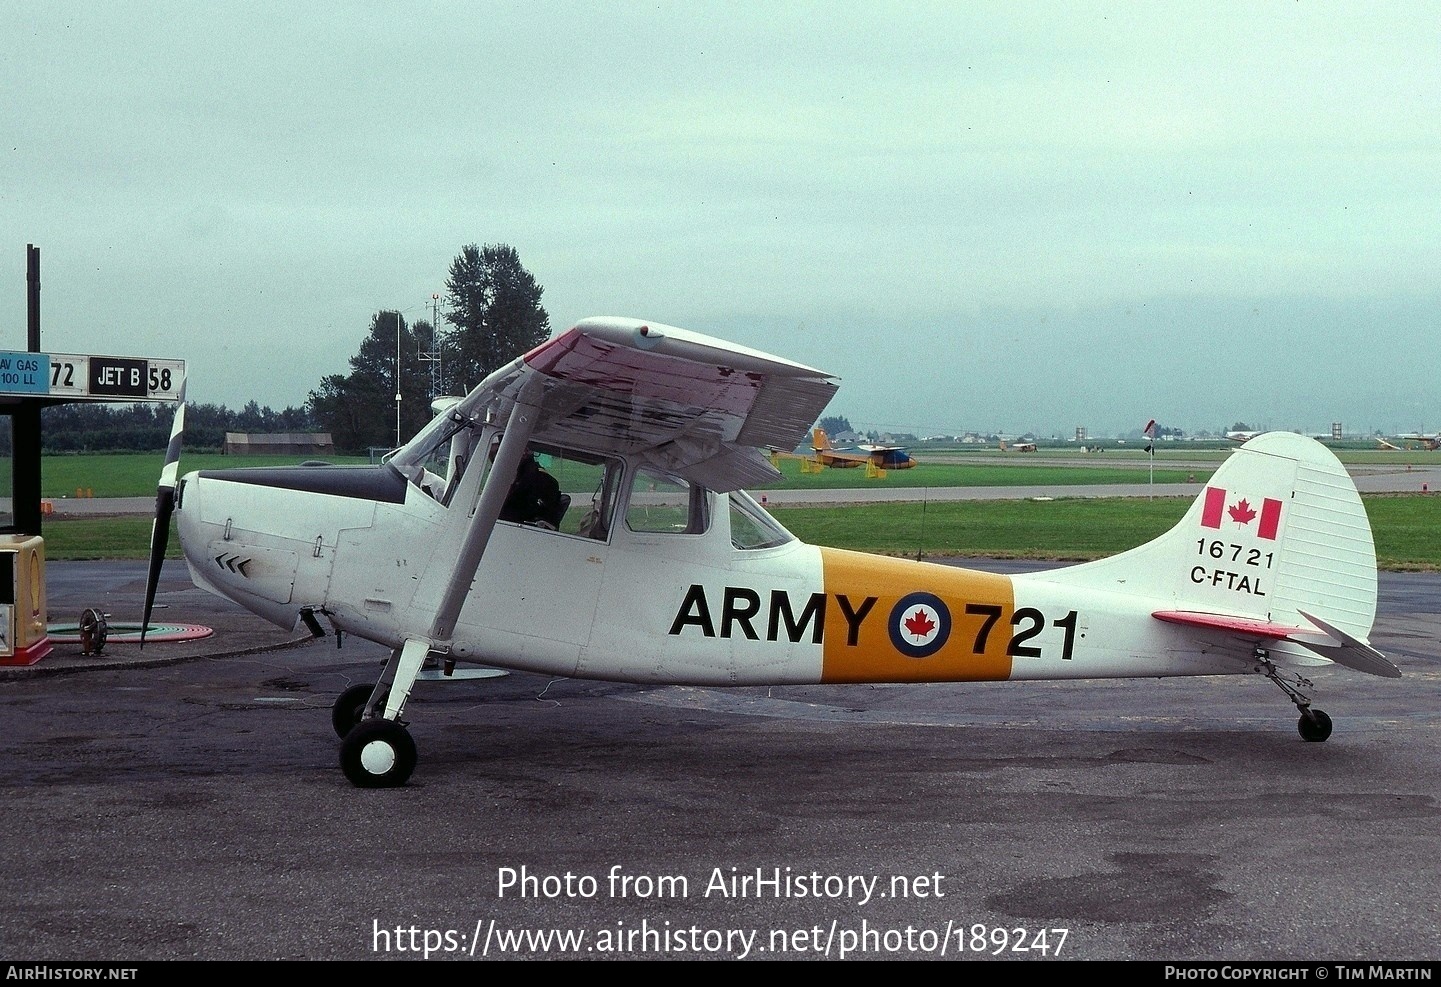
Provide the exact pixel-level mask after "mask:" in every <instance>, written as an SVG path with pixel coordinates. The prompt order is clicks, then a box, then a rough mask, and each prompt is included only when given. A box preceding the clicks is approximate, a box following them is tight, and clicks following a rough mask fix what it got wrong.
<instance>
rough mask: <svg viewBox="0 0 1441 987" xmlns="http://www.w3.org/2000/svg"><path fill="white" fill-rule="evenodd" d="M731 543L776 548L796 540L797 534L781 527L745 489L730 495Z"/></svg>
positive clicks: (747, 547) (749, 548)
mask: <svg viewBox="0 0 1441 987" xmlns="http://www.w3.org/2000/svg"><path fill="white" fill-rule="evenodd" d="M730 516H731V544H732V545H734V546H735V547H736V548H739V549H742V550H751V549H757V548H774V547H775V546H777V545H784V544H786V543H787V542H791V541H795V535H793V534H791V533H790V532H789V531H787V530H786V529H785V528H783V527H781V525H780V522H778V521H777V520H776V519H775V518H773V517H771V516H770V515H769V514H767V513H766V510H765V508H764V507H761V505H759V504H757V503H756V502H755V500H753V499H752V498H751V495H750V494H748V493H746V492H745V491H744V490H737V491H736V492H735V493H733V494H731V495H730Z"/></svg>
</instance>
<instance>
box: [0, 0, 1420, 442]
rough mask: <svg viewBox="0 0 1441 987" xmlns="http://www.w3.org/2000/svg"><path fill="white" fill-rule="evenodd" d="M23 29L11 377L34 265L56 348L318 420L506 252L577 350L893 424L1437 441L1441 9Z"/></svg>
mask: <svg viewBox="0 0 1441 987" xmlns="http://www.w3.org/2000/svg"><path fill="white" fill-rule="evenodd" d="M0 16H3V23H4V25H5V31H4V34H5V38H6V40H5V44H4V45H3V47H0V83H3V100H0V231H3V234H4V235H3V239H0V275H3V276H0V313H5V314H4V317H3V319H0V329H3V332H4V333H5V335H4V336H3V337H0V348H9V349H24V347H25V246H26V244H27V243H33V244H35V245H36V246H38V247H39V248H40V251H41V268H42V270H41V274H42V283H43V290H42V294H41V314H42V340H41V342H42V348H43V349H45V350H47V351H51V352H81V353H86V352H89V353H104V354H119V355H136V356H150V357H168V358H180V359H184V360H186V361H187V363H188V370H189V377H190V383H189V393H190V396H191V397H192V398H193V399H195V400H198V401H204V402H215V403H223V404H227V405H230V406H232V407H239V406H240V405H242V404H243V403H244V402H245V401H247V400H250V399H252V398H253V399H255V400H258V401H259V402H260V403H261V404H263V405H269V406H271V407H273V408H276V409H280V408H283V407H286V406H290V405H301V404H304V403H305V401H306V398H307V395H308V393H309V391H310V390H311V389H313V388H314V387H315V386H316V385H317V384H318V383H319V381H320V378H321V377H322V376H324V375H326V374H329V373H343V372H347V371H348V360H349V358H350V356H351V355H353V354H354V353H355V351H356V349H357V348H358V346H359V343H360V340H361V339H362V337H363V336H364V334H365V333H366V331H367V330H368V328H369V325H370V321H371V317H372V316H373V315H374V314H375V313H376V312H377V311H380V310H382V309H399V310H401V311H403V312H405V313H406V317H407V318H408V319H410V320H412V321H414V320H417V319H429V318H430V306H431V295H432V294H433V293H435V292H441V291H443V289H444V283H445V278H446V274H447V271H448V268H449V265H450V262H451V260H452V259H453V258H454V257H455V256H456V254H457V253H459V252H460V249H461V248H462V247H463V246H464V245H466V244H468V243H479V244H484V243H508V244H510V245H511V246H513V247H515V248H516V250H517V251H518V252H519V254H520V258H521V261H522V263H523V264H524V265H525V266H526V268H527V269H528V270H529V271H530V272H531V273H532V274H533V275H534V276H535V277H536V279H537V281H539V283H540V284H541V285H543V286H544V288H545V295H544V298H543V303H544V305H545V307H546V309H547V311H548V312H549V313H550V317H551V322H552V326H553V328H554V329H555V330H556V331H560V330H562V329H564V328H566V327H567V326H568V325H569V324H570V323H572V322H574V321H575V320H577V319H580V318H583V317H585V316H589V315H626V316H635V317H638V318H644V319H650V320H654V321H657V322H662V323H669V324H671V325H678V326H682V327H685V328H688V329H694V330H698V331H701V332H707V333H712V334H714V335H719V336H722V337H725V338H729V339H733V340H735V341H737V342H740V343H743V344H746V345H749V346H753V347H758V348H761V349H767V350H770V351H772V352H775V353H778V354H780V355H782V356H786V357H788V358H791V359H795V360H799V361H802V362H805V363H809V364H812V365H814V366H818V367H820V368H822V369H824V370H827V371H830V372H832V373H834V374H836V375H838V376H840V377H841V378H842V385H841V390H840V393H839V394H838V396H837V397H836V399H835V400H834V401H833V402H832V404H831V407H830V411H831V412H832V413H837V414H843V415H846V416H847V417H849V418H850V419H851V421H852V423H853V424H855V425H858V426H871V427H887V428H898V429H906V430H911V431H916V432H918V433H922V434H931V433H938V432H953V431H959V430H964V429H985V430H999V431H1002V432H1009V433H1019V432H1024V431H1028V430H1034V431H1036V432H1038V433H1041V434H1047V435H1049V434H1053V433H1054V434H1063V435H1069V434H1071V433H1072V431H1073V430H1074V429H1075V427H1076V426H1078V425H1084V426H1086V427H1088V428H1089V429H1090V430H1091V432H1092V434H1104V433H1107V432H1110V431H1114V430H1127V429H1138V428H1140V427H1141V426H1143V425H1144V424H1145V422H1146V421H1147V420H1148V419H1150V418H1156V419H1158V420H1159V421H1160V422H1161V423H1162V424H1169V425H1175V426H1178V427H1182V428H1186V429H1188V430H1195V429H1201V428H1211V429H1215V428H1224V427H1226V426H1229V425H1230V424H1231V423H1232V422H1235V421H1237V420H1244V421H1246V422H1247V423H1249V424H1252V425H1254V426H1269V427H1274V428H1300V429H1308V430H1309V429H1315V430H1322V429H1327V428H1329V426H1330V423H1331V422H1333V421H1341V422H1343V423H1344V424H1345V427H1346V428H1347V430H1348V431H1360V430H1363V429H1365V430H1370V429H1372V428H1380V429H1383V430H1391V431H1395V430H1412V429H1418V428H1425V429H1427V430H1434V429H1437V428H1441V405H1438V402H1437V390H1438V359H1437V357H1438V327H1441V287H1438V285H1441V279H1438V277H1437V275H1438V268H1441V140H1438V138H1441V6H1438V5H1437V4H1435V3H1431V2H1424V3H1420V2H1418V3H1383V4H1362V3H1353V2H1346V3H1316V2H1310V0H1303V2H1299V3H1298V2H1295V0H1285V2H1267V0H1252V2H1245V3H1241V2H1237V3H1212V4H1194V5H1190V4H1186V5H1183V4H1178V3H1170V2H1164V3H1163V2H1157V3H1105V2H1069V3H1062V2H1045V3H1025V2H1016V0H1007V2H997V3H990V2H978V0H975V2H965V3H936V4H927V3H917V2H909V3H898V4H888V3H881V2H874V0H872V2H865V3H854V4H849V3H816V4H788V3H783V2H776V0H766V2H764V3H762V2H756V3H726V4H720V3H694V2H689V3H669V2H662V3H646V4H639V3H635V4H629V3H618V4H614V3H604V2H594V0H591V2H585V3H545V2H532V3H523V4H512V3H484V2H468V3H429V4H427V3H411V4H406V5H404V6H402V5H399V4H394V3H343V4H342V3H335V4H327V3H309V4H294V3H271V2H250V3H208V4H197V3H193V2H177V3H158V2H157V3H138V2H137V3H122V2H111V3H106V2H93V0H91V2H84V3H66V2H53V0H47V2H45V3H34V2H25V3H18V2H13V0H0ZM6 272H8V273H6ZM7 299H8V301H7Z"/></svg>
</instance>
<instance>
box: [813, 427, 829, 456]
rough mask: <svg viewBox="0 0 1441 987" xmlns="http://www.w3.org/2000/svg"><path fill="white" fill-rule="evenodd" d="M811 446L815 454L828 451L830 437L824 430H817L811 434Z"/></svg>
mask: <svg viewBox="0 0 1441 987" xmlns="http://www.w3.org/2000/svg"><path fill="white" fill-rule="evenodd" d="M811 445H812V446H813V447H814V448H815V450H816V452H828V451H830V448H831V440H830V437H829V436H828V435H826V430H825V429H823V428H818V429H816V430H815V431H814V432H812V433H811Z"/></svg>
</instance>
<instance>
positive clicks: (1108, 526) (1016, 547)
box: [43, 493, 1441, 571]
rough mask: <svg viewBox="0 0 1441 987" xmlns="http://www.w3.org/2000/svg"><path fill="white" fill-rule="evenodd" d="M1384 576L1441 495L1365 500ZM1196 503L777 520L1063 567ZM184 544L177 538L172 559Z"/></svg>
mask: <svg viewBox="0 0 1441 987" xmlns="http://www.w3.org/2000/svg"><path fill="white" fill-rule="evenodd" d="M1363 500H1364V503H1365V505H1366V511H1367V513H1368V514H1369V515H1370V518H1371V525H1372V529H1373V533H1374V537H1375V540H1376V556H1377V560H1378V562H1379V564H1380V566H1381V568H1383V569H1391V570H1418V571H1441V537H1438V531H1441V497H1437V496H1430V495H1423V494H1419V493H1418V494H1374V495H1369V496H1367V497H1365V498H1363ZM1190 503H1191V501H1190V500H1189V499H1188V498H1180V497H1157V498H1154V499H1150V498H1121V497H1116V498H1062V499H1058V500H1050V501H1034V500H987V501H965V502H961V503H940V504H928V505H923V504H918V503H897V504H867V505H863V506H851V507H824V508H821V507H776V508H773V509H772V512H773V513H774V514H775V516H776V518H777V519H779V520H780V522H781V523H782V524H784V525H785V526H786V527H787V528H789V529H790V530H791V531H793V532H794V533H795V534H796V536H797V537H799V538H801V539H803V540H805V541H808V542H812V543H814V544H817V545H828V546H832V547H835V548H850V549H855V550H857V551H863V552H877V553H881V554H888V555H900V556H908V557H911V558H914V557H916V555H917V554H918V553H919V554H920V555H922V556H940V555H953V556H954V555H959V556H996V557H1001V558H1032V559H1056V560H1081V559H1094V558H1099V557H1102V556H1106V555H1113V554H1115V553H1117V552H1122V551H1125V550H1126V549H1128V548H1134V547H1135V546H1137V545H1140V544H1142V543H1143V542H1146V541H1148V540H1150V539H1151V538H1154V537H1155V536H1157V535H1159V534H1161V533H1162V532H1163V531H1165V530H1167V529H1168V528H1170V527H1171V526H1172V525H1174V524H1175V523H1176V522H1177V521H1179V520H1180V519H1181V516H1182V515H1183V514H1185V512H1186V508H1187V507H1188V506H1189V505H1190ZM43 533H44V536H45V551H46V556H47V557H48V558H51V559H56V560H65V559H143V558H145V557H146V555H147V551H148V548H147V546H148V545H149V543H150V521H149V519H148V518H143V517H119V518H65V519H59V518H51V519H50V520H48V521H46V522H45V526H44V532H43ZM178 544H179V542H178V540H177V539H176V538H175V537H174V536H173V533H172V537H171V539H170V546H171V557H177V556H178V548H177V547H176V546H177V545H178Z"/></svg>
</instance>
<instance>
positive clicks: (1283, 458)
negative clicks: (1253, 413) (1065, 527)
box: [1051, 432, 1376, 640]
mask: <svg viewBox="0 0 1441 987" xmlns="http://www.w3.org/2000/svg"><path fill="white" fill-rule="evenodd" d="M1051 577H1052V578H1054V579H1057V580H1058V581H1062V582H1068V583H1073V584H1076V585H1085V586H1089V587H1093V588H1097V589H1111V590H1120V591H1125V592H1128V593H1134V594H1138V595H1143V596H1147V597H1150V598H1153V599H1155V600H1156V601H1157V603H1158V605H1159V607H1160V608H1161V609H1173V610H1184V611H1196V612H1202V613H1214V614H1226V615H1234V616H1243V617H1255V618H1258V619H1262V620H1266V621H1270V622H1274V623H1279V624H1296V625H1298V626H1302V627H1305V626H1309V625H1310V622H1309V621H1308V620H1307V618H1306V617H1305V616H1304V615H1303V612H1304V613H1306V614H1313V615H1315V616H1318V617H1321V618H1322V619H1323V620H1325V621H1326V622H1327V623H1329V624H1332V625H1334V626H1335V627H1337V628H1339V629H1341V630H1343V631H1345V632H1346V633H1347V634H1348V635H1351V636H1353V637H1355V638H1358V639H1361V640H1364V639H1365V637H1366V635H1367V634H1368V633H1369V632H1370V630H1371V625H1372V623H1373V621H1374V620H1375V615H1376V550H1375V545H1374V542H1373V540H1372V536H1371V523H1370V519H1369V518H1368V517H1367V516H1366V509H1365V507H1364V505H1363V504H1362V503H1361V497H1360V495H1359V494H1358V493H1357V491H1356V485H1355V483H1354V482H1353V481H1352V480H1351V477H1350V474H1348V473H1347V472H1346V469H1345V467H1344V466H1342V465H1341V462H1340V461H1339V460H1338V459H1337V458H1336V456H1335V455H1334V454H1333V453H1332V452H1331V451H1330V450H1329V449H1327V448H1326V447H1325V446H1323V445H1321V443H1319V442H1317V441H1316V440H1314V439H1310V438H1307V437H1306V436H1302V435H1295V434H1292V433H1290V432H1268V433H1266V434H1264V435H1260V436H1257V437H1256V438H1254V439H1251V440H1250V441H1249V442H1247V443H1245V444H1244V445H1243V446H1241V447H1240V449H1238V450H1237V451H1236V452H1234V453H1232V454H1231V456H1230V457H1229V458H1228V459H1227V460H1226V462H1225V463H1223V464H1222V465H1221V468H1220V469H1218V470H1217V471H1216V472H1215V474H1214V475H1213V476H1212V477H1211V479H1210V480H1209V481H1208V482H1207V484H1206V488H1205V489H1204V490H1203V491H1202V492H1201V495H1200V496H1199V497H1197V498H1196V500H1195V502H1194V503H1192V505H1191V507H1190V509H1189V510H1188V511H1187V513H1186V516H1185V517H1184V518H1182V520H1181V521H1180V523H1178V524H1177V525H1176V526H1175V527H1173V528H1172V529H1171V530H1170V531H1168V532H1166V533H1165V534H1163V535H1161V536H1160V537H1159V538H1157V539H1155V540H1154V541H1151V542H1148V543H1147V544H1145V545H1142V546H1140V547H1138V548H1135V549H1132V550H1131V551H1129V552H1124V553H1122V554H1120V555H1117V556H1114V557H1112V558H1108V559H1102V560H1100V561H1098V562H1091V563H1086V564H1084V565H1079V566H1075V567H1072V568H1070V569H1065V570H1061V571H1060V572H1057V573H1052V574H1051Z"/></svg>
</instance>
